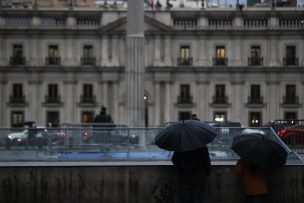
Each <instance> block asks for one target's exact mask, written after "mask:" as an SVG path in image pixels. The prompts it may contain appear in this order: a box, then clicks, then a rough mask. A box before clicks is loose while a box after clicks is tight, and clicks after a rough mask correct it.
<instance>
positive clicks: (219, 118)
mask: <svg viewBox="0 0 304 203" xmlns="http://www.w3.org/2000/svg"><path fill="white" fill-rule="evenodd" d="M213 121H214V122H225V121H227V113H226V112H214V114H213Z"/></svg>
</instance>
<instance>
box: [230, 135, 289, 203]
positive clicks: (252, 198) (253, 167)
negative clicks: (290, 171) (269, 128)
mask: <svg viewBox="0 0 304 203" xmlns="http://www.w3.org/2000/svg"><path fill="white" fill-rule="evenodd" d="M231 148H232V150H233V151H234V152H235V153H236V154H238V155H239V156H240V157H241V159H240V160H239V161H238V162H237V164H236V171H237V172H239V173H240V174H241V176H242V179H243V187H244V192H245V198H246V202H248V203H262V202H263V199H264V198H265V195H266V194H267V193H268V188H267V184H266V179H265V169H267V168H270V167H278V166H283V165H284V164H285V163H286V159H287V155H288V153H287V150H286V149H285V148H284V146H283V145H282V144H281V143H280V142H279V141H278V140H276V139H275V138H274V137H272V136H271V135H267V134H265V133H263V132H252V133H243V134H240V135H238V136H236V137H234V138H233V141H232V147H231Z"/></svg>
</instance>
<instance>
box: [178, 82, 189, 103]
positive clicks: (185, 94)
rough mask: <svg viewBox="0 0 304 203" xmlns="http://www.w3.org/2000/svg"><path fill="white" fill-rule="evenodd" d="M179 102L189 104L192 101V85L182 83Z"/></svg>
mask: <svg viewBox="0 0 304 203" xmlns="http://www.w3.org/2000/svg"><path fill="white" fill-rule="evenodd" d="M178 103H179V104H189V103H192V97H191V96H190V85H189V84H182V85H180V96H179V97H178Z"/></svg>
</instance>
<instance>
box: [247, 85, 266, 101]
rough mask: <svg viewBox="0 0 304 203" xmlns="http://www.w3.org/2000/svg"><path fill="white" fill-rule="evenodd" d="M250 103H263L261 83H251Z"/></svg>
mask: <svg viewBox="0 0 304 203" xmlns="http://www.w3.org/2000/svg"><path fill="white" fill-rule="evenodd" d="M248 103H250V104H262V103H263V100H262V97H261V90H260V85H251V86H250V96H249V99H248Z"/></svg>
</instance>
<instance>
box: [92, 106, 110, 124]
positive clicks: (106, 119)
mask: <svg viewBox="0 0 304 203" xmlns="http://www.w3.org/2000/svg"><path fill="white" fill-rule="evenodd" d="M93 122H94V123H113V119H112V117H111V115H110V114H107V108H106V107H104V106H101V111H100V113H99V114H98V115H97V116H96V117H95V118H94V121H93Z"/></svg>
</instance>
